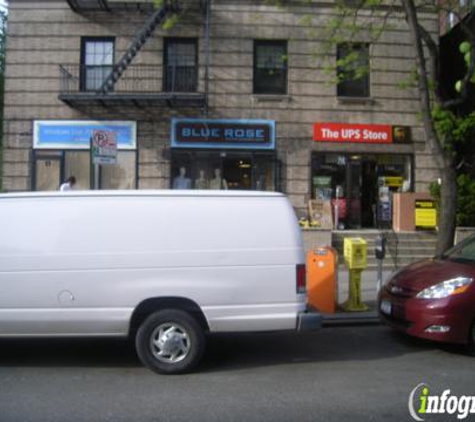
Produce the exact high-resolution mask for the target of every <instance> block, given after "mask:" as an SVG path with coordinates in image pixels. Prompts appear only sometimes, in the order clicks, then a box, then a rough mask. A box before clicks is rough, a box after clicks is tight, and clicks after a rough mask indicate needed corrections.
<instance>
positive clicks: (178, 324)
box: [135, 309, 205, 374]
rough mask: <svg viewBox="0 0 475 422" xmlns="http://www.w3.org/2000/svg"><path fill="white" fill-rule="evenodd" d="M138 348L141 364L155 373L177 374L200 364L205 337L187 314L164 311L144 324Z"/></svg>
mask: <svg viewBox="0 0 475 422" xmlns="http://www.w3.org/2000/svg"><path fill="white" fill-rule="evenodd" d="M135 347H136V349H137V354H138V355H139V358H140V360H141V361H142V363H143V364H144V365H145V366H147V367H148V368H150V369H151V370H152V371H155V372H158V373H161V374H178V373H183V372H187V371H189V370H191V369H192V368H193V367H194V366H196V365H197V364H198V362H199V361H200V359H201V357H202V355H203V351H204V347H205V335H204V333H203V330H202V328H201V327H200V325H199V324H198V322H197V321H196V320H195V319H194V318H193V317H192V316H191V315H190V314H188V313H187V312H184V311H181V310H178V309H165V310H163V311H158V312H155V313H154V314H152V315H150V316H149V317H148V318H147V319H146V320H145V321H144V322H143V323H142V325H141V326H140V328H139V330H138V332H137V336H136V338H135Z"/></svg>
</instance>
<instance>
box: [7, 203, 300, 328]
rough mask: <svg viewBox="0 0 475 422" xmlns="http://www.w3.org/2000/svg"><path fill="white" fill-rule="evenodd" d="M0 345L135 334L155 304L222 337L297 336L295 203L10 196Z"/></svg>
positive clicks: (298, 303) (298, 241)
mask: <svg viewBox="0 0 475 422" xmlns="http://www.w3.org/2000/svg"><path fill="white" fill-rule="evenodd" d="M0 228H1V231H0V232H1V233H2V237H1V239H0V336H9V335H126V334H127V332H128V328H129V320H130V316H131V314H132V312H133V310H134V309H135V307H136V306H137V305H138V304H139V303H140V302H142V301H143V300H145V299H148V298H151V297H164V296H176V297H184V298H188V299H191V300H193V301H194V302H196V303H197V304H198V305H199V306H200V307H201V308H202V310H203V312H204V313H205V316H206V318H207V320H208V324H209V326H210V329H211V330H212V331H249V330H276V329H293V328H295V323H296V315H297V312H299V311H301V310H303V309H304V307H305V304H304V300H305V297H304V296H303V295H297V294H296V290H295V289H296V286H295V266H296V264H297V263H303V262H304V257H303V248H302V241H301V237H300V231H299V230H298V227H297V225H296V224H295V216H294V215H293V210H292V208H291V207H290V205H289V203H288V202H287V200H286V199H285V197H283V196H277V195H276V196H268V197H266V196H262V197H259V196H257V197H246V196H242V197H232V196H212V195H211V196H209V197H200V196H186V195H184V196H176V195H175V196H159V195H157V196H142V195H137V196H120V195H117V196H112V195H111V196H91V197H88V196H85V195H84V196H81V195H76V196H75V195H60V196H51V197H49V196H45V197H31V198H29V197H25V198H12V199H10V198H1V201H0Z"/></svg>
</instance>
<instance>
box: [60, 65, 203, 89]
mask: <svg viewBox="0 0 475 422" xmlns="http://www.w3.org/2000/svg"><path fill="white" fill-rule="evenodd" d="M111 69H112V67H111V66H80V65H75V66H74V65H60V66H59V76H60V81H59V82H60V86H59V89H60V95H68V94H78V93H85V94H88V93H89V94H91V96H92V95H97V94H98V93H99V89H100V87H101V85H102V83H103V82H104V80H105V78H107V76H108V74H109V73H110V71H111ZM197 88H198V68H197V67H196V66H186V67H168V66H158V65H135V66H129V67H128V68H127V70H126V71H125V72H124V74H123V75H122V76H121V78H120V79H119V80H118V81H117V83H116V84H115V86H114V91H113V93H116V94H158V93H166V92H168V93H173V92H198V91H197Z"/></svg>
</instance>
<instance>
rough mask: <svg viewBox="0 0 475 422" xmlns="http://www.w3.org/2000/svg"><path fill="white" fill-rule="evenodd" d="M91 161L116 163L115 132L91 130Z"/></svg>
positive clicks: (94, 162)
mask: <svg viewBox="0 0 475 422" xmlns="http://www.w3.org/2000/svg"><path fill="white" fill-rule="evenodd" d="M92 163H93V164H116V163H117V133H116V132H113V131H107V130H94V131H93V132H92Z"/></svg>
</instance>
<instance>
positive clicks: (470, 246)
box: [442, 235, 475, 264]
mask: <svg viewBox="0 0 475 422" xmlns="http://www.w3.org/2000/svg"><path fill="white" fill-rule="evenodd" d="M442 258H443V259H449V260H451V261H461V262H471V263H474V264H475V235H472V236H469V237H468V238H466V239H464V240H462V242H460V243H457V244H456V245H455V246H454V247H453V248H450V249H449V250H448V251H447V252H445V253H444V255H443V257H442Z"/></svg>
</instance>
